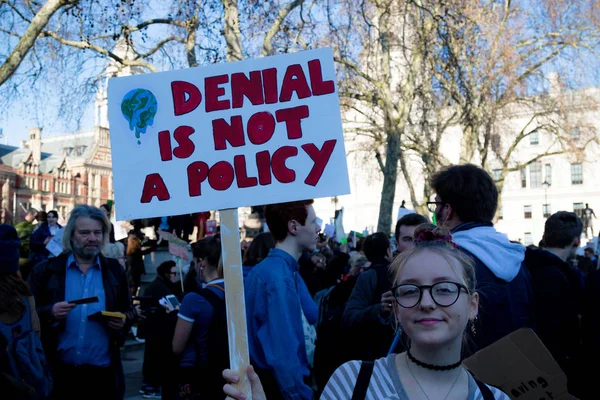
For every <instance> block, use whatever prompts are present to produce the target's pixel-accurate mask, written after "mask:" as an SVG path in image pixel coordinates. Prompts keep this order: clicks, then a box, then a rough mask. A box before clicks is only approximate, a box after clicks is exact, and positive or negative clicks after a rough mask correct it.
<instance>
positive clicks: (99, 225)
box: [29, 205, 134, 400]
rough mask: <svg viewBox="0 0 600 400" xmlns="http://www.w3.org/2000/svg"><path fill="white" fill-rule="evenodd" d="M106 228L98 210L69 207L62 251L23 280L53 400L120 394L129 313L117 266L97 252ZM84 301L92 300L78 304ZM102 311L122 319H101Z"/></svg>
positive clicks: (118, 396) (116, 396)
mask: <svg viewBox="0 0 600 400" xmlns="http://www.w3.org/2000/svg"><path fill="white" fill-rule="evenodd" d="M109 229H110V225H109V222H108V220H107V218H106V216H105V215H104V213H103V212H102V211H101V210H100V209H98V208H96V207H91V206H85V205H81V206H77V207H75V209H74V210H73V211H72V213H71V217H70V218H69V221H68V223H67V225H66V227H65V231H64V234H63V238H62V239H63V246H64V248H65V249H66V251H65V252H63V253H62V254H61V255H60V256H58V257H56V258H52V259H49V260H47V261H44V262H42V263H40V264H38V265H36V266H35V267H34V269H33V271H32V273H31V275H30V277H29V285H30V287H31V291H32V292H33V295H34V297H35V300H36V306H37V312H38V314H39V316H40V322H41V324H42V329H43V331H44V335H43V336H42V341H43V344H44V350H45V352H46V355H47V357H48V360H49V362H50V363H51V366H52V368H53V375H54V392H53V398H54V399H63V398H70V397H73V395H75V396H77V397H85V398H86V399H98V400H100V399H122V398H123V395H124V391H125V387H124V376H123V367H122V364H121V358H120V347H121V346H122V345H123V344H124V342H125V337H126V334H127V332H128V331H129V328H130V327H131V324H132V322H133V317H134V312H133V308H132V306H131V301H130V298H129V288H128V286H127V277H126V276H125V272H124V271H123V268H122V267H121V265H120V264H119V263H118V261H117V260H115V259H112V258H105V257H103V256H102V255H101V254H100V252H101V250H102V247H103V246H104V243H105V242H106V240H107V239H108V232H109ZM90 297H97V301H95V300H96V299H90V300H89V301H88V300H85V301H82V299H88V298H90ZM92 300H93V301H92ZM102 311H112V312H118V313H120V314H115V315H124V316H125V318H120V317H109V316H104V315H102ZM92 316H97V317H98V318H93V317H92ZM90 317H92V318H90Z"/></svg>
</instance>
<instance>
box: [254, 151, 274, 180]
mask: <svg viewBox="0 0 600 400" xmlns="http://www.w3.org/2000/svg"><path fill="white" fill-rule="evenodd" d="M256 167H257V169H258V182H259V183H260V184H261V185H262V186H265V185H270V184H271V154H270V153H269V151H268V150H265V151H260V152H258V153H256Z"/></svg>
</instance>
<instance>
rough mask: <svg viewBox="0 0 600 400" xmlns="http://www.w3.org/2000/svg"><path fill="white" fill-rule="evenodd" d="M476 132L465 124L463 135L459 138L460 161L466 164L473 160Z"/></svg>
mask: <svg viewBox="0 0 600 400" xmlns="http://www.w3.org/2000/svg"><path fill="white" fill-rule="evenodd" d="M476 139H477V138H476V133H475V132H474V128H473V127H472V126H466V127H464V130H463V137H462V139H461V146H460V161H459V162H460V163H461V164H467V163H470V162H471V160H473V156H474V155H475V147H476V142H477V140H476Z"/></svg>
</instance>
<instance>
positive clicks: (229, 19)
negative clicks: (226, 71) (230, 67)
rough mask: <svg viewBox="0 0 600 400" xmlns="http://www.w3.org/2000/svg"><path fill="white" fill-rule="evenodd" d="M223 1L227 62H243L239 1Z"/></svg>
mask: <svg viewBox="0 0 600 400" xmlns="http://www.w3.org/2000/svg"><path fill="white" fill-rule="evenodd" d="M221 1H222V3H223V7H224V8H225V27H224V31H225V32H224V36H225V43H226V44H227V61H229V62H231V61H241V60H243V59H244V56H243V54H242V39H241V38H242V34H241V32H240V21H239V14H238V5H237V1H236V0H221Z"/></svg>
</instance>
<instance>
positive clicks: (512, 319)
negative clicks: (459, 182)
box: [452, 222, 534, 356]
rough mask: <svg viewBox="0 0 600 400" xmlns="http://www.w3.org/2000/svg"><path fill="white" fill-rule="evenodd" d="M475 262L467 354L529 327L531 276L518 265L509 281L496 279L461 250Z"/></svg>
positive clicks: (461, 227) (465, 226)
mask: <svg viewBox="0 0 600 400" xmlns="http://www.w3.org/2000/svg"><path fill="white" fill-rule="evenodd" d="M491 225H492V224H491V223H474V222H471V223H464V224H462V225H459V226H458V227H456V228H454V229H453V230H452V233H455V232H460V231H466V230H469V229H473V228H477V227H480V226H491ZM462 251H463V252H464V253H465V254H468V255H469V256H471V257H472V259H473V261H474V262H475V278H476V281H477V292H478V293H479V318H478V322H477V323H476V325H475V328H476V334H475V335H472V333H471V332H470V329H469V330H468V331H467V334H468V335H469V344H470V346H469V348H468V349H465V354H464V355H465V356H468V355H470V354H472V353H474V352H476V351H477V350H479V349H482V348H484V347H486V346H489V345H490V344H492V343H494V342H496V341H497V340H499V339H501V338H503V337H504V336H506V335H508V334H510V333H512V332H514V331H516V330H518V329H520V328H533V327H534V322H533V292H532V287H531V275H530V274H529V271H528V270H527V267H525V264H524V263H522V264H521V268H520V269H519V272H518V273H517V275H516V276H515V277H514V279H513V280H512V281H510V282H507V281H505V280H503V279H500V278H498V277H497V276H496V275H494V273H493V272H492V271H491V270H490V269H489V268H488V267H487V266H486V265H485V264H484V263H483V262H481V260H480V259H479V258H477V257H476V256H475V255H473V254H472V253H470V252H468V251H466V250H465V249H462Z"/></svg>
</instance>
